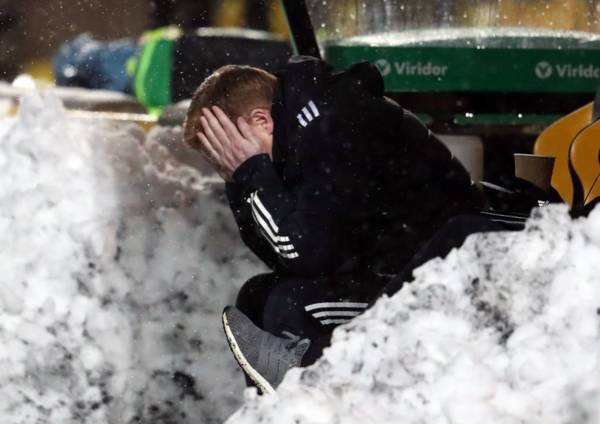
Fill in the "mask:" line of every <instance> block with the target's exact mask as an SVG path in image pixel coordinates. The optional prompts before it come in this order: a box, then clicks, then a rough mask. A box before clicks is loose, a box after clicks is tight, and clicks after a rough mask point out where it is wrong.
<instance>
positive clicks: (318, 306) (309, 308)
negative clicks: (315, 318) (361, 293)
mask: <svg viewBox="0 0 600 424" xmlns="http://www.w3.org/2000/svg"><path fill="white" fill-rule="evenodd" d="M367 306H369V304H368V303H364V302H320V303H313V304H310V305H307V306H305V307H304V310H305V311H307V312H310V311H314V310H315V309H325V308H354V309H366V308H367Z"/></svg>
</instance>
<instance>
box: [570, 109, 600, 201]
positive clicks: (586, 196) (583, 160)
mask: <svg viewBox="0 0 600 424" xmlns="http://www.w3.org/2000/svg"><path fill="white" fill-rule="evenodd" d="M569 156H570V158H571V166H572V167H573V170H574V171H575V174H576V175H577V178H578V179H579V182H580V183H581V186H582V188H583V193H582V195H583V199H581V201H582V202H583V204H584V205H586V204H588V203H590V202H591V201H592V200H594V199H595V198H597V197H600V181H599V179H600V121H596V122H594V123H593V124H590V125H588V126H587V127H586V128H585V129H583V130H582V131H581V132H580V133H579V135H578V136H577V137H576V138H575V140H574V141H573V144H572V145H571V149H570V154H569Z"/></svg>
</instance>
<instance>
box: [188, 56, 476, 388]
mask: <svg viewBox="0 0 600 424" xmlns="http://www.w3.org/2000/svg"><path fill="white" fill-rule="evenodd" d="M383 88H384V87H383V80H382V78H381V75H380V74H379V72H378V71H377V69H376V68H375V67H373V66H371V65H370V64H367V63H361V64H357V65H354V66H353V67H351V68H350V69H348V70H347V71H345V72H341V73H333V72H332V71H331V69H330V67H329V66H328V65H327V64H326V63H325V62H323V61H320V60H317V59H313V58H308V57H297V58H293V59H292V60H291V61H290V62H289V64H288V65H287V66H286V67H285V68H284V69H282V70H281V72H279V73H277V74H276V75H272V74H269V73H267V72H265V71H263V70H260V69H256V68H252V67H247V66H235V65H231V66H225V67H223V68H221V69H219V70H217V71H216V72H215V73H214V74H213V75H211V76H210V77H209V78H207V79H206V80H205V81H204V83H203V84H202V85H201V86H200V87H199V88H198V90H197V92H196V93H195V95H194V97H193V99H192V102H191V105H190V108H189V111H188V115H187V118H186V123H185V135H184V136H185V140H186V142H187V143H188V144H189V145H191V146H192V147H194V148H196V149H198V150H199V151H200V152H202V153H203V154H204V156H205V157H206V158H207V159H208V160H209V161H210V162H211V164H212V165H213V166H214V168H215V169H216V170H217V172H218V173H219V174H220V175H221V176H222V177H223V178H224V180H225V181H226V182H227V184H226V190H227V197H228V199H229V202H230V206H231V209H232V211H233V213H234V216H235V219H236V221H237V223H238V226H239V229H240V233H241V236H242V239H243V240H244V242H245V243H246V244H247V245H248V247H249V248H250V249H251V250H252V251H253V252H254V253H255V254H256V255H257V256H258V257H259V258H261V260H262V261H263V262H264V263H265V264H267V265H268V266H269V267H270V268H271V269H272V270H273V272H272V273H270V274H265V275H259V276H257V277H254V278H252V279H250V280H249V281H248V282H246V284H245V285H244V286H243V287H242V289H241V290H240V293H239V295H238V298H237V303H236V307H228V308H226V309H225V311H224V313H223V323H224V328H225V333H226V336H227V339H228V343H229V345H230V347H231V349H232V351H233V353H234V355H235V357H236V359H237V361H238V362H239V364H240V365H241V367H242V369H243V370H244V371H245V373H246V375H247V377H249V378H250V380H252V381H253V382H254V383H255V384H256V385H257V386H258V387H259V389H260V390H261V391H263V392H270V391H272V390H273V389H274V388H275V387H276V386H277V385H278V384H279V382H280V381H281V379H282V378H283V375H284V374H285V372H286V371H287V370H288V369H289V368H291V367H293V366H306V365H308V364H311V363H313V362H314V361H315V360H316V359H317V358H318V357H319V356H320V354H321V352H322V349H323V348H324V347H325V346H326V345H327V344H328V343H329V340H330V336H331V333H332V331H333V329H334V328H335V326H337V325H339V324H341V323H344V322H347V321H349V320H350V319H351V318H352V317H354V316H356V315H358V314H360V313H361V312H362V311H364V309H365V308H366V307H367V305H368V304H369V302H371V301H372V300H373V299H374V298H375V297H376V296H377V294H378V293H379V292H380V291H381V290H382V288H383V287H384V285H385V284H386V283H387V282H388V281H389V276H391V275H394V274H396V273H397V272H399V271H400V269H402V267H403V265H404V264H405V263H406V262H407V261H408V260H409V258H410V257H411V256H412V255H413V254H414V253H415V252H416V251H417V250H418V248H419V247H420V246H421V245H422V244H423V242H424V241H425V240H426V239H428V238H429V237H430V236H431V235H432V234H433V233H434V232H435V231H436V229H437V228H438V227H440V226H441V224H442V223H444V222H445V221H447V220H448V218H450V217H452V216H455V215H458V214H461V213H464V212H470V211H473V210H475V209H477V208H479V207H482V206H483V204H484V200H483V196H482V195H481V193H480V192H479V190H477V189H476V188H475V187H474V186H473V185H472V183H471V180H470V178H469V175H468V173H467V172H466V171H465V169H464V168H463V167H462V166H461V165H460V163H459V162H458V161H456V160H455V159H454V158H452V156H451V154H450V152H449V151H448V150H447V149H446V148H445V147H444V145H443V144H442V143H441V142H440V141H439V140H438V139H437V138H436V137H435V136H434V135H433V134H432V133H431V132H430V131H429V130H428V129H427V128H425V127H424V126H423V125H422V124H421V123H420V122H419V121H418V119H417V118H415V116H414V115H412V114H411V113H410V112H408V111H406V110H404V109H402V108H401V107H400V106H398V104H396V103H395V102H393V101H392V100H390V99H388V98H386V97H384V96H383Z"/></svg>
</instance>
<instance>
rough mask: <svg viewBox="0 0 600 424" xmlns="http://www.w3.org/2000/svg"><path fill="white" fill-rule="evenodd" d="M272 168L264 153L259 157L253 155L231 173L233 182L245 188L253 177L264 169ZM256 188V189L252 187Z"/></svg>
mask: <svg viewBox="0 0 600 424" xmlns="http://www.w3.org/2000/svg"><path fill="white" fill-rule="evenodd" d="M266 166H267V167H272V166H273V164H272V162H271V158H270V157H269V155H267V154H266V153H263V154H261V155H254V156H252V157H251V158H249V159H246V161H245V162H244V163H242V164H241V165H240V166H238V168H237V169H236V170H235V172H234V173H233V176H232V177H233V182H234V183H237V184H240V185H242V186H244V187H245V186H247V185H248V184H251V183H252V180H253V177H254V175H256V173H258V172H260V170H261V169H264V168H265V167H266ZM253 188H256V187H253Z"/></svg>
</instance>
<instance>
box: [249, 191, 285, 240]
mask: <svg viewBox="0 0 600 424" xmlns="http://www.w3.org/2000/svg"><path fill="white" fill-rule="evenodd" d="M252 205H256V206H257V207H258V209H260V212H261V213H262V214H263V215H264V217H265V218H267V221H269V224H271V228H272V229H273V231H274V232H276V233H278V232H279V227H278V226H277V224H275V221H274V220H273V217H272V216H271V214H270V213H269V211H267V208H265V205H263V203H262V202H261V201H260V199H259V198H258V193H257V192H254V194H253V203H252ZM282 241H288V240H282Z"/></svg>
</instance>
